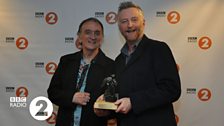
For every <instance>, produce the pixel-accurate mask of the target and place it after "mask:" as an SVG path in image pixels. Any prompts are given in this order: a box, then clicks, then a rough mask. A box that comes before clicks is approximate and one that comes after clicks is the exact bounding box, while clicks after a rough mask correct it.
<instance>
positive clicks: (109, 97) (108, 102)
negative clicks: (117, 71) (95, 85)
mask: <svg viewBox="0 0 224 126" xmlns="http://www.w3.org/2000/svg"><path fill="white" fill-rule="evenodd" d="M102 86H103V87H104V88H105V91H104V95H103V97H104V100H98V101H96V102H95V103H94V108H97V109H107V110H116V109H117V106H116V105H115V104H114V102H115V101H116V100H117V99H118V94H117V93H116V88H117V81H116V80H115V75H114V74H112V75H111V76H110V77H107V78H105V79H104V80H103V83H102Z"/></svg>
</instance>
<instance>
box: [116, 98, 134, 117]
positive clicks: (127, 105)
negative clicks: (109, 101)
mask: <svg viewBox="0 0 224 126" xmlns="http://www.w3.org/2000/svg"><path fill="white" fill-rule="evenodd" d="M114 104H115V105H117V106H118V108H117V110H116V111H115V112H117V113H118V112H120V113H123V114H127V113H128V112H129V111H130V110H131V100H130V98H121V99H119V100H117V101H116V102H115V103H114Z"/></svg>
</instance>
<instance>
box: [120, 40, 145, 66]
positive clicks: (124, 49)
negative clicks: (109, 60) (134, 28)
mask: <svg viewBox="0 0 224 126" xmlns="http://www.w3.org/2000/svg"><path fill="white" fill-rule="evenodd" d="M140 41H141V40H139V41H137V42H136V43H135V44H134V45H132V50H131V52H129V47H128V44H127V42H126V43H125V45H124V46H123V47H122V48H121V53H122V54H124V55H125V59H126V62H125V63H126V64H127V63H128V61H129V60H130V59H131V57H132V54H133V53H134V51H135V50H136V48H137V46H138V44H139V43H140Z"/></svg>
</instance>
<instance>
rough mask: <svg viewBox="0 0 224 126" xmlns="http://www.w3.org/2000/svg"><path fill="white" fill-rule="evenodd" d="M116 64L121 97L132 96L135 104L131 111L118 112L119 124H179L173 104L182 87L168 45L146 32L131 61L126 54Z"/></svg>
mask: <svg viewBox="0 0 224 126" xmlns="http://www.w3.org/2000/svg"><path fill="white" fill-rule="evenodd" d="M115 64H116V76H117V81H118V84H119V89H118V92H119V96H120V98H123V97H130V100H131V104H132V109H131V111H130V112H129V113H128V114H120V115H118V121H119V126H176V122H175V114H174V111H173V105H172V103H173V102H174V101H176V100H178V98H179V97H180V94H181V86H180V78H179V75H178V71H177V66H176V63H175V60H174V58H173V55H172V53H171V50H170V49H169V47H168V46H167V44H165V43H164V42H159V41H155V40H152V39H148V38H147V37H146V36H145V35H144V37H143V39H142V40H141V41H140V43H139V45H138V46H137V48H136V50H135V52H134V53H133V55H132V57H131V59H130V60H129V62H128V64H127V65H125V56H124V55H123V54H120V55H119V56H118V57H117V58H116V60H115Z"/></svg>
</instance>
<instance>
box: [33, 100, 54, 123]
mask: <svg viewBox="0 0 224 126" xmlns="http://www.w3.org/2000/svg"><path fill="white" fill-rule="evenodd" d="M29 111H30V114H31V115H32V117H33V118H34V119H36V120H46V119H48V118H49V117H50V116H51V114H52V112H53V105H52V103H51V101H50V100H49V99H48V98H46V97H43V96H39V97H36V98H34V99H33V100H32V101H31V103H30V107H29Z"/></svg>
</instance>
